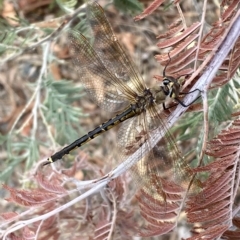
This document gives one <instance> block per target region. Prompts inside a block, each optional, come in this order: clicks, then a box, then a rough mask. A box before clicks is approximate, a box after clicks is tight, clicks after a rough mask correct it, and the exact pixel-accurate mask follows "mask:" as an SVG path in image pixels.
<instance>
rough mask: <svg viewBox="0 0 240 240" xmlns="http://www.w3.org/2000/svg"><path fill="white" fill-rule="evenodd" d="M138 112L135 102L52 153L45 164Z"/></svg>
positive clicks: (59, 157) (58, 158)
mask: <svg viewBox="0 0 240 240" xmlns="http://www.w3.org/2000/svg"><path fill="white" fill-rule="evenodd" d="M137 114H138V113H137V112H136V105H135V104H132V105H130V107H129V108H127V109H126V110H125V111H124V112H122V113H121V114H119V115H116V116H115V117H114V118H112V119H110V120H108V121H107V122H105V123H103V124H102V125H100V126H98V127H96V128H95V129H94V130H92V131H90V132H88V133H87V134H85V135H84V136H82V137H81V138H79V139H77V140H76V141H75V142H73V143H72V144H70V145H69V146H67V147H65V148H63V149H62V150H61V151H59V152H57V153H55V154H54V155H52V156H51V157H50V158H48V162H47V163H45V164H44V165H46V164H49V163H52V162H55V161H57V160H60V159H61V158H62V157H63V156H64V155H66V154H69V153H70V152H71V151H72V150H74V149H75V148H79V147H81V146H82V145H84V144H85V143H87V142H89V141H90V140H92V139H94V138H95V137H97V136H98V135H100V134H101V133H103V132H106V131H108V130H109V129H111V128H112V127H114V126H117V125H118V124H119V123H121V122H123V121H125V120H127V119H129V118H131V117H133V116H135V115H137Z"/></svg>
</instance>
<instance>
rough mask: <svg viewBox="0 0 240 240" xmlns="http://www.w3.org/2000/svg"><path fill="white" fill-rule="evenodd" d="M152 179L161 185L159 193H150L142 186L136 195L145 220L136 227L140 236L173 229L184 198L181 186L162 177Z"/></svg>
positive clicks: (148, 235)
mask: <svg viewBox="0 0 240 240" xmlns="http://www.w3.org/2000/svg"><path fill="white" fill-rule="evenodd" d="M154 181H156V182H158V185H161V186H162V189H161V193H160V192H159V191H158V193H154V192H153V193H152V194H150V191H149V189H144V188H142V189H140V191H139V192H138V194H137V195H136V198H137V200H138V205H139V208H140V215H141V216H142V217H143V219H144V221H145V222H144V223H143V224H142V225H141V226H140V227H139V229H138V233H139V235H140V236H142V237H151V236H156V235H163V234H165V233H168V232H170V231H171V230H173V229H174V228H175V227H176V226H177V223H178V218H179V214H180V213H181V210H182V207H183V204H184V200H185V199H184V196H183V193H184V189H183V188H182V187H181V186H179V185H177V184H176V183H174V182H171V181H168V180H165V179H163V178H161V179H160V178H156V177H155V178H154ZM155 196H156V197H157V199H156V197H155ZM160 196H161V197H162V199H161V198H160Z"/></svg>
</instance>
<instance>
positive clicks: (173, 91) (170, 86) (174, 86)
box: [163, 76, 181, 98]
mask: <svg viewBox="0 0 240 240" xmlns="http://www.w3.org/2000/svg"><path fill="white" fill-rule="evenodd" d="M180 87H181V85H180V84H179V82H178V81H177V80H176V79H175V78H174V77H169V76H166V77H165V78H164V79H163V91H164V93H165V95H166V96H169V97H170V98H176V97H178V95H179V92H180Z"/></svg>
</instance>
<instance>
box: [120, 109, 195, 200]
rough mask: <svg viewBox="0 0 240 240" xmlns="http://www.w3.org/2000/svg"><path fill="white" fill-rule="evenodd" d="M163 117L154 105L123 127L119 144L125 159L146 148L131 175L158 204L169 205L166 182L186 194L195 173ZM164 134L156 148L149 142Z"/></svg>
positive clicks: (139, 156)
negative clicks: (142, 147)
mask: <svg viewBox="0 0 240 240" xmlns="http://www.w3.org/2000/svg"><path fill="white" fill-rule="evenodd" d="M159 113H160V107H159V109H158V108H157V106H154V105H153V106H152V107H150V108H149V109H148V111H146V112H144V113H143V114H141V115H139V116H138V117H136V118H134V119H133V120H131V119H130V120H128V122H125V123H123V124H122V126H121V128H120V129H119V135H118V136H119V139H118V142H119V145H120V147H121V149H124V150H123V151H122V152H123V156H122V157H123V158H124V157H125V159H126V157H127V156H129V155H131V154H133V153H134V152H136V151H137V150H138V149H139V148H140V147H141V146H142V145H143V144H145V147H146V148H148V149H147V151H144V152H143V151H142V152H141V151H140V152H139V154H138V156H136V157H137V158H139V159H141V160H140V161H139V162H138V163H137V164H136V166H134V167H132V168H131V171H132V173H133V175H134V176H135V177H134V179H137V182H138V183H137V184H138V185H140V182H141V184H142V186H139V187H140V188H141V189H144V190H145V191H146V192H147V193H148V194H150V195H153V192H154V196H155V200H156V201H165V197H166V196H165V194H166V192H165V190H166V189H163V186H166V182H167V181H168V183H172V184H174V183H175V184H177V185H178V190H179V189H182V190H186V189H187V188H188V186H189V183H190V182H191V180H192V177H193V173H192V171H191V168H190V167H189V165H188V164H187V163H186V160H185V159H184V158H183V157H182V155H181V152H180V151H179V149H178V147H177V145H176V143H175V141H174V139H173V137H172V136H171V134H170V132H169V131H168V126H167V122H166V121H165V120H164V119H163V118H162V117H161V116H160V114H159ZM158 132H159V133H158ZM163 132H165V135H164V137H162V138H161V140H160V141H158V143H157V144H156V145H153V144H152V143H151V141H149V139H150V138H152V137H153V136H154V135H155V136H156V135H159V134H163ZM146 152H147V153H146ZM124 155H125V156H124Z"/></svg>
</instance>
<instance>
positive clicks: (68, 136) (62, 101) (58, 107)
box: [43, 80, 84, 145]
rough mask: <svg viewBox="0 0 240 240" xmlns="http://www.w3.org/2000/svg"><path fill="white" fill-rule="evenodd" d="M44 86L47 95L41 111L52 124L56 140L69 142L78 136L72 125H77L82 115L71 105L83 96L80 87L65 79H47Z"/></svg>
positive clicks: (61, 142) (62, 142) (79, 110)
mask: <svg viewBox="0 0 240 240" xmlns="http://www.w3.org/2000/svg"><path fill="white" fill-rule="evenodd" d="M45 88H46V94H47V96H46V99H45V103H44V105H43V113H44V115H45V118H46V121H47V122H48V123H49V124H50V125H52V126H54V128H55V129H54V132H55V133H56V139H57V142H59V143H60V144H61V145H63V144H65V143H69V142H70V141H72V140H73V139H75V138H77V137H78V133H77V131H76V129H75V128H74V127H79V119H80V118H81V117H83V116H84V114H83V113H82V111H81V109H79V108H77V107H74V106H72V103H73V102H75V101H76V100H79V99H80V98H81V97H82V96H83V94H82V87H76V86H75V85H74V84H72V83H71V82H70V81H66V80H61V81H53V80H48V81H46V82H45Z"/></svg>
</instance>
